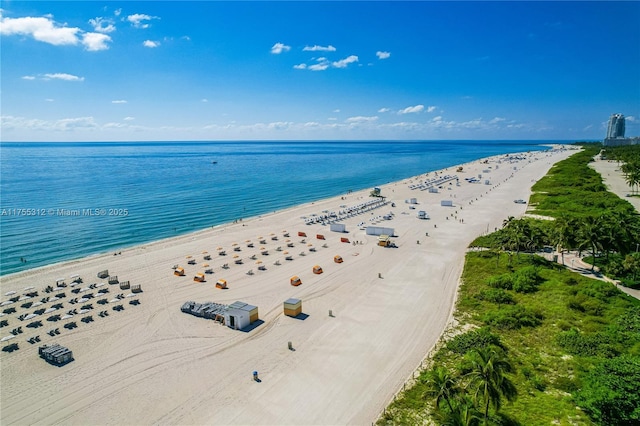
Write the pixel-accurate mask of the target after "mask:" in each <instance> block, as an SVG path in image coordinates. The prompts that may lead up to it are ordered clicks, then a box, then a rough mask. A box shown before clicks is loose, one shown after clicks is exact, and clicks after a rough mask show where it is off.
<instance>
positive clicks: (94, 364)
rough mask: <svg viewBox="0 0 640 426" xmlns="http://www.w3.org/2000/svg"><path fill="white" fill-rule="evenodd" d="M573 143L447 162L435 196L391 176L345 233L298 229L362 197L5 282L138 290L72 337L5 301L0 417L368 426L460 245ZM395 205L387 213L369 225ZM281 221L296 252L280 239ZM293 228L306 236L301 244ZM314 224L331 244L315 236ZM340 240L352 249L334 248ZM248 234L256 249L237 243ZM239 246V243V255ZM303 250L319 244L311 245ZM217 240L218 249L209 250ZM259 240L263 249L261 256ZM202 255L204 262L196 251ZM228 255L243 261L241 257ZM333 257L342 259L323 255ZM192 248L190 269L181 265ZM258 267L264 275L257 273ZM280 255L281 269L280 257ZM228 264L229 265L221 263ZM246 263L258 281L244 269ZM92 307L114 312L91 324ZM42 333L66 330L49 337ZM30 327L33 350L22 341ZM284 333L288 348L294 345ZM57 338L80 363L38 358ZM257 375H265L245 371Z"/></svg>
mask: <svg viewBox="0 0 640 426" xmlns="http://www.w3.org/2000/svg"><path fill="white" fill-rule="evenodd" d="M573 152H574V151H570V150H564V149H561V150H554V151H550V152H536V153H530V154H521V155H519V156H516V155H511V156H510V157H509V158H507V157H505V156H495V157H491V158H489V159H487V162H486V163H482V162H480V161H474V162H472V163H468V164H464V165H463V166H464V171H463V172H460V173H456V168H455V167H454V168H449V169H446V170H443V171H441V172H439V175H447V174H449V175H457V176H458V177H459V182H460V184H459V186H456V183H455V180H454V181H452V182H451V184H449V183H446V184H444V185H443V187H442V189H440V190H439V191H440V192H439V193H429V192H428V191H426V190H425V191H421V190H419V189H410V185H415V184H417V183H419V182H422V181H424V180H425V179H427V178H432V177H433V176H434V173H429V174H428V176H426V175H421V176H417V177H414V178H411V179H406V180H403V181H399V182H393V183H389V184H387V185H384V186H382V187H381V188H382V194H383V195H384V196H386V197H387V200H388V201H389V204H388V205H386V206H384V207H381V208H378V209H376V210H373V211H370V212H366V213H363V214H359V215H355V216H353V217H350V218H347V219H344V220H342V221H341V223H344V224H346V226H347V231H348V234H344V235H343V234H337V233H334V232H330V231H329V229H328V228H329V227H328V226H327V225H321V224H313V225H305V223H304V220H303V219H302V217H303V216H306V217H311V215H312V214H321V212H322V211H323V210H329V211H339V210H341V209H342V207H341V206H344V205H346V206H354V205H357V204H360V203H362V202H365V201H368V200H370V199H371V198H370V197H369V196H368V191H360V192H356V193H350V194H345V195H343V196H338V197H334V198H331V199H326V200H321V201H318V202H315V203H308V204H304V205H301V206H297V207H294V208H291V209H287V210H284V211H279V212H276V213H273V214H269V215H263V216H260V217H256V218H252V219H250V220H245V221H244V222H242V223H238V224H229V225H225V226H220V227H216V228H213V229H209V230H205V231H201V232H198V233H194V234H190V235H186V236H182V237H178V238H173V239H170V240H163V241H158V242H155V243H152V244H146V245H143V246H139V247H135V248H131V249H128V250H124V251H123V252H122V254H121V255H118V256H114V255H112V254H107V255H101V256H94V257H90V258H86V259H82V260H79V261H73V262H67V263H62V264H56V265H51V266H47V267H44V268H39V269H35V270H31V271H26V272H23V273H19V274H15V275H11V276H6V277H3V278H2V280H1V283H0V290H1V293H0V294H2V297H1V298H0V300H2V301H3V302H4V301H7V300H8V299H9V296H4V295H5V293H6V292H8V291H10V290H14V291H17V294H23V293H24V292H25V291H24V290H23V289H24V288H26V287H29V286H34V287H36V289H37V290H39V293H40V294H39V297H38V299H39V298H42V297H44V296H50V294H45V293H43V291H42V288H44V287H45V286H46V285H52V284H54V283H55V280H56V278H58V277H70V276H71V275H73V274H79V275H80V276H81V277H82V278H83V279H84V283H83V284H82V286H87V285H89V284H91V283H102V282H104V280H101V279H98V278H96V274H97V272H98V271H100V270H103V269H108V270H109V271H110V273H112V274H115V275H118V277H119V278H120V280H129V281H131V283H134V284H141V286H142V289H143V293H141V294H140V295H139V296H138V297H137V298H138V299H139V300H140V302H141V304H140V305H139V306H132V305H130V304H128V300H130V299H123V301H122V302H121V303H122V304H123V306H124V308H125V309H124V310H123V311H121V312H115V311H113V310H112V306H113V305H114V304H107V305H104V307H103V306H100V305H98V304H97V303H96V301H97V300H98V299H99V298H98V297H97V296H96V297H95V298H94V299H91V300H90V301H89V302H90V303H92V304H93V310H92V311H91V312H90V313H89V314H91V315H93V318H94V321H93V322H90V323H88V324H85V323H83V322H80V318H81V317H82V316H81V315H77V316H76V317H74V318H72V319H71V320H73V321H76V322H77V324H78V327H77V328H75V329H73V330H67V329H65V328H63V324H65V323H67V322H69V321H71V320H66V321H58V322H50V321H47V319H46V318H47V316H44V315H43V316H41V317H40V319H41V320H42V323H43V326H42V327H40V328H37V329H31V328H26V327H25V325H26V324H24V323H25V322H24V321H20V320H19V319H18V318H17V316H18V315H20V314H25V313H31V312H33V311H34V309H35V308H33V307H32V308H29V309H27V308H22V307H21V305H22V304H23V303H25V301H20V302H17V303H14V304H11V305H10V306H13V307H16V309H17V312H16V313H12V314H7V315H5V316H3V317H2V319H6V320H8V323H9V324H8V326H6V327H3V328H2V329H0V336H5V335H8V334H9V333H10V331H11V330H12V329H13V328H15V327H17V326H23V331H24V333H23V334H19V335H18V337H17V338H16V339H14V340H13V342H17V343H18V344H19V348H20V349H19V350H17V351H15V352H13V353H7V352H0V362H1V364H0V365H1V369H0V373H1V385H0V386H1V387H0V390H1V396H0V403H1V407H0V408H1V414H0V423H2V424H7V425H9V424H59V423H64V424H78V425H87V424H118V425H122V424H158V423H160V424H274V425H275V424H277V425H284V424H319V425H335V424H370V423H371V422H373V421H375V420H376V418H377V417H378V415H379V413H380V412H381V411H382V409H383V408H384V407H385V406H386V405H387V403H388V402H389V401H390V400H391V399H392V398H393V395H394V394H395V393H396V392H397V391H398V389H400V388H401V387H402V384H403V383H404V381H405V380H406V379H407V378H408V377H409V376H410V375H411V373H412V372H413V371H414V369H415V368H416V367H417V366H418V365H419V364H420V362H421V360H422V359H423V358H424V356H425V354H426V353H427V352H428V351H429V350H430V349H431V348H432V347H433V346H434V344H435V343H436V342H437V340H438V338H439V336H440V335H441V333H442V331H443V330H444V328H445V326H446V324H447V322H448V320H449V318H450V315H451V311H452V308H453V303H454V300H455V295H456V291H457V287H458V281H459V277H460V275H461V272H462V268H463V264H464V254H465V249H466V247H467V245H468V244H469V242H471V240H472V239H473V238H475V237H476V236H478V235H480V234H482V233H484V232H487V230H489V231H493V229H494V228H495V227H499V226H501V224H502V221H503V220H504V219H505V218H507V217H508V216H516V217H519V216H521V215H522V214H524V212H525V209H526V205H521V204H515V203H514V202H513V200H514V199H518V198H522V199H525V200H526V199H528V196H529V194H530V188H531V185H532V184H533V182H535V181H536V180H537V179H539V178H541V177H542V176H544V175H545V173H546V172H547V171H548V169H549V168H550V167H551V165H552V164H553V163H555V162H557V161H560V160H562V159H565V158H567V157H568V156H569V155H571V154H572V153H573ZM516 158H518V159H516ZM478 174H482V175H483V178H482V179H481V182H480V183H468V182H466V181H465V180H464V178H466V177H471V176H477V175H478ZM485 180H489V181H490V184H485V183H484V181H485ZM414 197H415V198H417V200H418V203H419V204H418V205H417V206H415V207H416V210H425V211H427V212H428V213H429V215H430V219H429V220H420V219H417V218H416V210H414V209H410V208H409V206H410V205H409V204H407V203H405V200H407V199H409V198H414ZM444 199H446V200H452V201H453V204H454V205H453V207H443V206H441V205H440V201H441V200H444ZM391 202H394V203H395V207H391ZM389 212H393V219H392V220H382V219H378V220H376V219H375V218H377V217H378V216H381V215H384V214H387V213H389ZM363 221H364V222H366V223H367V224H372V223H374V222H376V223H378V224H379V225H380V226H387V227H392V228H394V229H395V233H396V235H397V237H395V238H393V241H394V242H395V243H396V244H397V246H398V247H397V248H383V247H379V246H378V245H377V237H374V236H368V235H366V233H365V231H364V230H361V229H359V227H358V226H357V224H358V223H360V222H363ZM462 221H464V222H463V223H462ZM284 230H286V231H288V232H289V233H290V237H289V238H288V239H290V240H291V242H293V243H294V244H295V245H294V247H293V248H287V247H285V246H286V243H285V240H286V239H287V238H286V237H284V236H283V231H284ZM298 231H305V232H306V233H307V236H308V237H307V238H306V239H305V241H304V242H301V241H302V239H303V238H301V237H298V236H297V232H298ZM318 233H321V234H324V235H325V237H326V240H325V241H321V240H317V239H316V238H315V235H316V234H318ZM426 233H428V235H429V236H426ZM271 234H274V235H271ZM259 236H261V237H264V238H265V243H264V244H260V243H259V241H258V238H257V237H259ZM273 236H276V237H278V240H272V239H271V238H272V237H273ZM341 236H347V237H348V238H349V239H350V240H351V241H360V242H361V243H362V244H357V245H354V244H352V243H349V244H348V243H341V242H340V237H341ZM245 240H251V241H252V242H254V244H255V246H254V247H253V248H249V247H247V246H246V242H245ZM418 242H419V244H418ZM233 243H238V245H239V246H240V247H241V251H240V252H234V251H233V246H232V244H233ZM309 243H311V244H313V246H314V247H315V248H316V251H315V252H313V251H309V246H308V245H307V244H309ZM324 243H326V245H327V247H323V244H324ZM218 246H220V247H223V248H225V249H226V251H227V256H220V255H218V253H217V250H216V248H217V247H218ZM263 246H264V247H265V249H267V250H268V251H269V254H268V255H262V254H261V250H260V247H263ZM277 247H282V248H283V249H284V250H288V251H289V252H290V254H291V255H292V256H293V259H294V260H292V261H287V260H284V255H283V254H282V252H281V251H277ZM203 251H208V252H209V254H210V255H211V256H212V259H211V261H204V260H203V256H204V254H203V253H202V252H203ZM303 251H304V253H305V255H304V256H303V255H301V252H303ZM233 254H238V255H239V256H241V258H242V259H243V261H244V263H243V264H242V265H236V264H235V263H234V262H233V260H232V255H233ZM336 254H339V255H341V256H342V257H343V258H344V263H341V264H337V263H334V262H333V256H334V255H336ZM187 255H192V256H193V257H194V258H195V259H196V260H197V265H188V264H186V256H187ZM252 255H255V256H256V259H251V256H252ZM256 260H262V261H263V264H264V265H265V266H266V268H267V270H266V271H259V270H257V265H256V264H255V261H256ZM276 260H279V261H280V263H281V264H280V265H275V264H274V262H275V261H276ZM203 263H209V264H210V265H211V266H212V267H213V269H214V273H213V274H212V275H207V282H206V283H195V282H193V280H192V278H193V276H194V275H195V273H196V272H199V271H202V270H203V269H204V268H203V267H202V264H203ZM224 263H229V269H222V265H223V264H224ZM176 264H180V265H181V266H184V267H185V269H186V271H187V275H186V276H185V277H175V276H173V275H172V272H173V271H172V269H171V268H172V266H173V265H176ZM315 264H319V265H321V266H322V267H323V268H324V273H323V274H321V275H315V274H313V273H312V266H313V265H315ZM249 269H252V270H253V271H254V275H251V276H250V275H247V274H246V273H247V271H248V270H249ZM379 274H380V276H381V278H380V277H379ZM292 275H298V276H300V278H301V279H302V281H303V284H302V285H301V286H299V287H293V286H291V285H290V284H289V278H290V277H291V276H292ZM218 278H225V279H227V281H228V283H229V289H227V290H219V289H216V288H215V287H214V283H215V281H216V280H217V279H218ZM101 288H108V289H109V290H110V293H109V294H108V295H106V296H105V297H107V298H108V299H109V300H111V299H113V298H114V297H115V296H116V295H117V294H119V293H123V294H125V295H126V294H127V293H129V291H128V290H123V291H121V290H120V289H119V288H118V286H117V285H105V286H103V287H101ZM71 290H72V288H71V287H67V288H66V289H64V292H65V293H66V294H65V297H63V298H62V299H61V300H59V301H58V302H59V303H63V305H64V306H63V309H62V311H64V312H66V311H68V310H70V309H73V308H78V307H79V306H77V304H76V305H73V304H70V303H69V300H70V299H71V298H73V297H77V295H74V294H72V293H71ZM93 293H95V291H93ZM290 297H296V298H299V299H302V311H303V313H304V314H305V317H304V318H303V319H300V318H290V317H286V316H284V315H283V309H282V303H283V302H284V301H285V300H286V299H288V298H290ZM187 300H194V301H198V302H204V301H214V302H219V303H225V304H230V303H233V302H234V301H237V300H239V301H243V302H246V303H249V304H252V305H255V306H258V308H259V316H260V322H259V323H258V325H257V326H255V327H254V328H253V329H252V330H250V331H248V332H243V331H235V330H232V329H230V328H228V327H225V326H222V325H219V324H217V323H216V322H214V321H212V320H206V319H202V318H197V317H194V316H191V315H188V314H184V313H182V312H181V311H180V306H181V305H182V304H183V303H184V302H185V301H187ZM51 305H52V303H51V302H47V303H45V304H44V305H43V306H42V307H49V306H51ZM8 306H9V305H7V306H3V307H2V308H3V309H5V308H7V307H8ZM102 310H107V311H108V313H109V316H107V317H104V318H102V317H99V316H98V315H97V314H98V312H100V311H102ZM329 310H332V312H333V314H334V315H333V316H329ZM86 315H88V314H85V316H86ZM52 328H59V329H60V331H61V333H60V334H59V335H57V336H55V337H51V336H49V335H48V334H47V331H49V330H50V329H52ZM35 335H39V336H40V338H41V343H39V344H34V345H31V344H29V343H27V342H26V339H28V338H29V337H32V336H35ZM289 341H290V342H292V345H293V347H294V349H295V350H294V351H290V350H289V349H288V347H287V343H288V342H289ZM53 342H56V343H60V344H61V345H64V346H67V347H69V348H70V349H71V350H73V353H74V357H75V361H73V362H71V363H70V364H67V365H66V366H63V367H54V366H52V365H49V364H47V363H46V362H44V361H43V360H41V359H40V358H39V357H38V353H37V347H38V345H40V344H43V343H53ZM7 343H11V342H7ZM254 370H257V371H259V375H260V378H261V380H262V382H261V383H256V382H254V381H253V380H252V371H254Z"/></svg>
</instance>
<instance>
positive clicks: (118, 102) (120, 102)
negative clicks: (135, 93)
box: [111, 99, 127, 104]
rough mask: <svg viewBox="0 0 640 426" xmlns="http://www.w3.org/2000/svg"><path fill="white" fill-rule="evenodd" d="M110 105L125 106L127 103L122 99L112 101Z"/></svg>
mask: <svg viewBox="0 0 640 426" xmlns="http://www.w3.org/2000/svg"><path fill="white" fill-rule="evenodd" d="M111 103H112V104H126V103H127V101H125V100H124V99H117V100H114V101H111Z"/></svg>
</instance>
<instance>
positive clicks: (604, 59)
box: [0, 0, 640, 141]
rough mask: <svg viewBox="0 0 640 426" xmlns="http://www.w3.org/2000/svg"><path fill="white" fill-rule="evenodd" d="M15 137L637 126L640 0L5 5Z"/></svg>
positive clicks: (571, 133) (438, 133)
mask: <svg viewBox="0 0 640 426" xmlns="http://www.w3.org/2000/svg"><path fill="white" fill-rule="evenodd" d="M0 9H1V17H0V37H1V55H2V56H1V59H2V66H1V70H0V72H1V90H2V91H1V102H2V103H1V115H2V122H1V123H2V129H1V130H2V134H1V138H2V140H3V141H144V140H262V139H265V140H274V139H275V140H305V139H312V140H325V139H326V140H333V139H344V140H351V139H401V140H407V139H479V140H483V139H559V140H585V139H602V138H603V137H604V135H605V132H606V122H607V120H608V117H609V115H610V114H612V113H618V112H619V113H623V114H625V116H626V117H627V136H637V135H640V26H639V25H638V22H640V2H636V1H626V2H610V1H606V2H596V1H589V2H576V1H571V2H511V1H501V2H482V1H476V2H462V1H453V2H435V1H425V2H418V1H412V2H386V1H377V2H363V1H356V2H337V1H336V2H308V1H298V2H294V1H291V2H284V1H283V2H267V1H262V2H216V1H196V2H183V1H154V2H151V1H142V2H131V1H122V2H118V1H109V2H100V1H70V2H54V1H44V2H33V1H28V2H27V1H6V0H2V1H0Z"/></svg>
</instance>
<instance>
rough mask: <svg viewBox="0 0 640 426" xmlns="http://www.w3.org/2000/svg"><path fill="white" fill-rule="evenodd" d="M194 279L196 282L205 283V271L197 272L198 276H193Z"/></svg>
mask: <svg viewBox="0 0 640 426" xmlns="http://www.w3.org/2000/svg"><path fill="white" fill-rule="evenodd" d="M193 280H194V281H195V282H198V283H203V282H204V281H205V278H204V273H203V272H198V273H197V274H196V276H195V277H193Z"/></svg>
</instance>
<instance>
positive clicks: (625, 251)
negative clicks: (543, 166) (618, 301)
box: [471, 144, 640, 287]
mask: <svg viewBox="0 0 640 426" xmlns="http://www.w3.org/2000/svg"><path fill="white" fill-rule="evenodd" d="M620 148H626V149H625V150H624V151H622V152H623V153H624V156H623V155H622V154H619V157H620V158H624V159H625V160H627V161H632V159H634V158H635V159H636V161H638V163H625V164H636V166H634V167H635V170H637V169H638V166H637V165H639V164H640V159H638V158H640V146H631V147H620ZM615 149H616V150H617V149H618V148H615ZM609 150H611V148H608V149H607V153H609V152H610V151H609ZM599 151H600V145H599V144H586V145H585V150H584V151H582V152H579V153H577V154H575V155H573V156H571V157H570V158H568V159H566V160H564V161H561V162H559V163H557V164H556V165H555V166H554V167H552V168H551V170H550V171H549V173H548V174H547V176H545V177H544V178H542V179H540V180H539V181H538V182H537V183H536V184H535V185H534V186H533V190H534V191H535V192H534V194H533V195H532V196H531V203H530V205H531V206H533V207H535V210H534V213H536V214H540V215H545V216H550V217H553V218H555V220H552V221H541V220H533V219H526V218H525V219H514V218H509V219H507V220H505V221H504V224H503V225H504V226H503V228H502V229H501V230H499V231H497V232H495V233H493V234H491V235H487V236H483V237H480V238H478V239H477V240H476V241H474V242H473V243H472V244H471V246H475V247H489V248H491V249H492V250H494V251H495V252H501V251H502V252H506V255H507V256H509V258H511V257H512V256H513V253H514V252H515V255H516V256H518V255H519V253H520V252H529V253H531V252H536V251H539V250H541V249H543V248H544V247H559V248H560V255H561V256H562V259H561V261H562V263H564V252H565V251H566V250H577V251H579V252H585V253H589V254H590V255H589V256H587V257H585V258H584V260H585V261H587V262H589V263H591V265H592V269H593V270H594V271H595V269H596V267H597V268H598V269H599V270H600V272H601V273H603V274H604V275H606V276H608V277H610V278H613V279H618V280H620V281H621V283H622V284H623V285H626V286H628V287H640V254H639V253H638V246H639V244H640V217H639V216H638V214H637V212H636V211H635V209H634V208H633V206H632V205H631V204H629V203H628V202H627V201H626V200H623V199H621V198H620V197H618V196H616V195H614V194H612V193H610V192H607V191H606V190H605V187H604V185H603V184H602V178H601V177H600V175H599V174H598V173H597V172H595V171H594V170H593V169H591V168H590V167H588V164H589V162H590V161H591V159H592V158H593V156H595V155H596V154H598V152H599ZM614 152H617V151H614ZM616 158H618V157H616ZM621 161H622V160H621ZM623 166H624V165H623ZM638 176H639V177H640V172H638Z"/></svg>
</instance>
